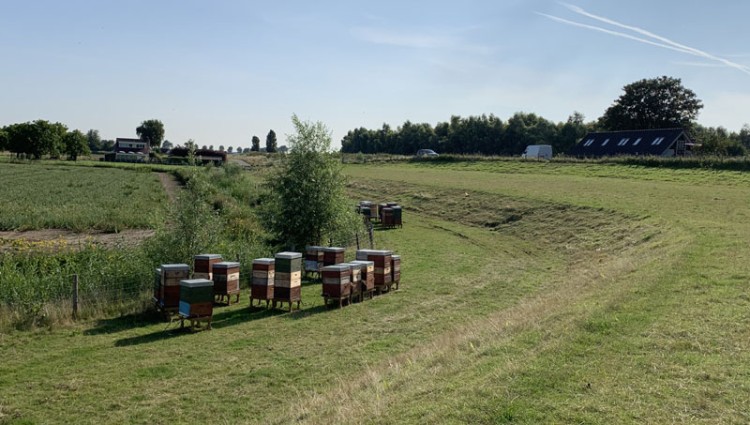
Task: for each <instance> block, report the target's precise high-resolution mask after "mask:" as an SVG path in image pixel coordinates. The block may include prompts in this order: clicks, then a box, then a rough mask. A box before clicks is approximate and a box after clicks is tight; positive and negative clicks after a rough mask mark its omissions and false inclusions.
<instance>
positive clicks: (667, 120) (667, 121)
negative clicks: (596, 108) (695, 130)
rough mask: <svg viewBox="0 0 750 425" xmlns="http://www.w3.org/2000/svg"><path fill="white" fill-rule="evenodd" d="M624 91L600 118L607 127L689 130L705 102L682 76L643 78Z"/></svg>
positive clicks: (624, 88) (608, 128) (611, 128)
mask: <svg viewBox="0 0 750 425" xmlns="http://www.w3.org/2000/svg"><path fill="white" fill-rule="evenodd" d="M623 91H624V92H625V93H624V94H623V95H621V96H620V97H619V98H618V99H617V100H615V103H614V104H613V105H612V106H610V107H609V108H608V109H607V110H606V111H605V112H604V115H603V116H602V117H601V118H600V119H599V123H600V124H601V126H602V127H603V128H605V129H607V130H639V129H652V128H672V127H682V128H686V129H690V128H691V127H692V125H693V122H694V121H695V119H696V117H697V116H698V112H699V111H700V110H701V108H703V103H702V102H701V101H700V100H699V99H698V98H697V97H696V95H695V93H694V92H693V91H692V90H690V89H688V88H685V87H684V86H683V85H682V81H681V80H680V79H679V78H672V77H667V76H663V77H658V78H652V79H643V80H640V81H636V82H634V83H631V84H628V85H626V86H625V87H623Z"/></svg>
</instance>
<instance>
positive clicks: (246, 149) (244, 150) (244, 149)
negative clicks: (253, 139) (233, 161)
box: [242, 148, 250, 153]
mask: <svg viewBox="0 0 750 425" xmlns="http://www.w3.org/2000/svg"><path fill="white" fill-rule="evenodd" d="M242 153H250V148H243V149H242Z"/></svg>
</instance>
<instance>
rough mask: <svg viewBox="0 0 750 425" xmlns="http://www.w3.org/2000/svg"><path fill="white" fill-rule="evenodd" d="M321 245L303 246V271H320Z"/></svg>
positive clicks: (321, 260)
mask: <svg viewBox="0 0 750 425" xmlns="http://www.w3.org/2000/svg"><path fill="white" fill-rule="evenodd" d="M323 257H324V253H323V247H322V246H308V247H306V248H305V271H306V272H313V273H320V269H321V268H323Z"/></svg>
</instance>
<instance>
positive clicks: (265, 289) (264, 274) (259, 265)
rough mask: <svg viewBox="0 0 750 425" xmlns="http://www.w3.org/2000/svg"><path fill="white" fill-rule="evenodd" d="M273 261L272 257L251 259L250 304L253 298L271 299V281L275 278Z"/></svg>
mask: <svg viewBox="0 0 750 425" xmlns="http://www.w3.org/2000/svg"><path fill="white" fill-rule="evenodd" d="M274 263H275V261H274V259H273V258H257V259H255V260H253V279H252V282H251V283H252V284H251V285H250V305H252V304H253V300H265V301H268V300H272V299H273V282H274V279H275V271H274V270H275V267H274V266H275V264H274Z"/></svg>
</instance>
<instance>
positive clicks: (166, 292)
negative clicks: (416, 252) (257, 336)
mask: <svg viewBox="0 0 750 425" xmlns="http://www.w3.org/2000/svg"><path fill="white" fill-rule="evenodd" d="M344 255H345V249H344V248H337V247H317V246H311V247H307V250H306V256H305V263H304V265H305V268H304V270H305V271H307V272H315V273H317V274H318V275H319V276H321V277H322V280H323V292H322V295H323V297H324V300H325V301H326V303H328V301H329V300H334V301H338V302H339V304H341V303H342V302H343V301H345V300H347V301H353V300H354V299H359V300H362V299H363V297H364V295H370V297H372V294H373V292H375V291H377V292H378V293H381V292H387V291H389V290H390V289H391V286H392V285H394V284H395V287H396V288H398V284H399V282H400V280H401V257H400V256H398V255H393V254H392V252H391V251H384V250H359V251H357V253H356V258H357V261H353V262H350V263H344ZM302 271H303V267H302V254H301V253H297V252H280V253H278V254H276V255H275V257H274V258H259V259H256V260H254V261H253V276H252V282H251V294H250V304H251V306H252V304H253V301H254V300H259V302H260V301H266V305H268V302H269V301H270V302H272V303H273V304H272V305H273V307H275V306H276V304H277V303H278V304H281V305H283V304H284V303H288V304H289V310H290V311H291V309H292V306H293V303H295V302H296V303H297V308H299V305H300V302H301V301H302V296H301V286H302ZM189 274H190V267H189V266H188V265H187V264H164V265H162V266H161V267H160V268H157V269H156V279H155V282H154V301H155V302H156V305H157V308H158V309H160V310H161V311H163V312H165V313H174V312H177V313H178V314H179V315H180V317H181V318H187V319H193V318H203V317H207V318H209V325H210V317H211V316H212V315H213V303H214V301H220V302H221V301H224V299H226V302H227V304H230V303H231V297H232V295H234V296H236V301H239V298H240V263H237V262H226V261H222V257H221V255H218V254H200V255H196V256H195V257H194V264H193V276H192V279H190V278H189Z"/></svg>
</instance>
